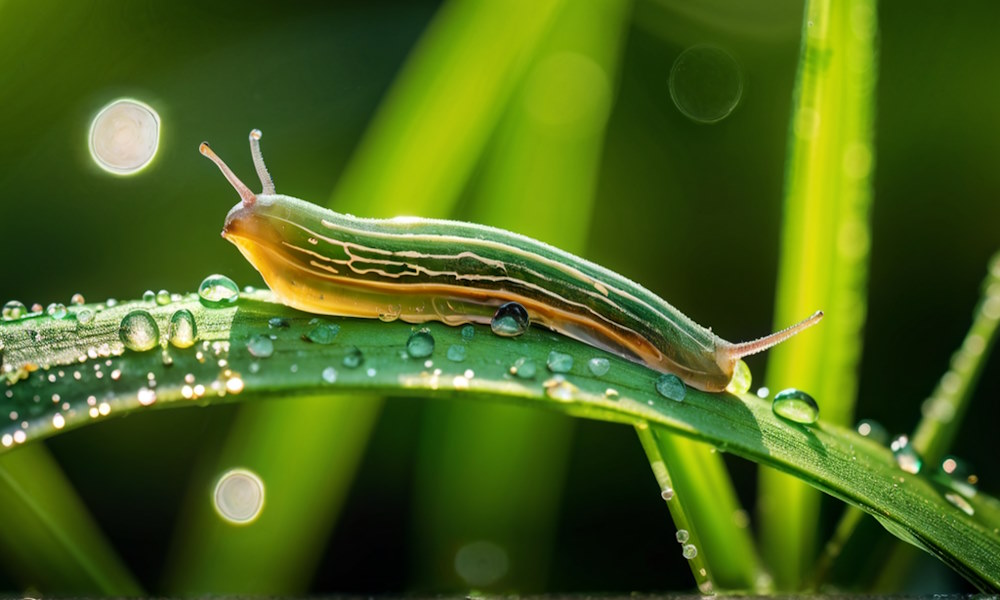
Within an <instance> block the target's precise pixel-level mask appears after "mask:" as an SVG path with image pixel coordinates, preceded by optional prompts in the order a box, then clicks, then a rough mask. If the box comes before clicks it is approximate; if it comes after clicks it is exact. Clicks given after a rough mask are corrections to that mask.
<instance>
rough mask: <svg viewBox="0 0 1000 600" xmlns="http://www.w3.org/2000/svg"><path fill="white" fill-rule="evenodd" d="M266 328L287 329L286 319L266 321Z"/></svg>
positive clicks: (272, 318)
mask: <svg viewBox="0 0 1000 600" xmlns="http://www.w3.org/2000/svg"><path fill="white" fill-rule="evenodd" d="M267 326H268V327H270V328H271V329H288V319H282V318H281V317H271V318H270V319H268V320H267Z"/></svg>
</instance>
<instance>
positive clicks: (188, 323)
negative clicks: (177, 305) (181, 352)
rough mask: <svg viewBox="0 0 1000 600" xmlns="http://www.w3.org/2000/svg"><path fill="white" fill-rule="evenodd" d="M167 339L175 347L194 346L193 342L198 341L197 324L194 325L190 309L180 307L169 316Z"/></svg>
mask: <svg viewBox="0 0 1000 600" xmlns="http://www.w3.org/2000/svg"><path fill="white" fill-rule="evenodd" d="M167 340H169V341H170V343H171V344H173V345H174V347H176V348H190V347H191V346H194V343H195V342H196V341H198V326H197V325H195V322H194V314H192V313H191V311H189V310H188V309H186V308H182V309H180V310H178V311H175V312H174V314H173V315H171V316H170V327H169V328H168V329H167Z"/></svg>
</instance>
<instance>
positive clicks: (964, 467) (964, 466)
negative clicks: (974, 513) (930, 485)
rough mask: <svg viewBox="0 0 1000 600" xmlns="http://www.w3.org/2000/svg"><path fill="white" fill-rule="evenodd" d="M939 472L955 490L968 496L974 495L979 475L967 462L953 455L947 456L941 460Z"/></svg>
mask: <svg viewBox="0 0 1000 600" xmlns="http://www.w3.org/2000/svg"><path fill="white" fill-rule="evenodd" d="M941 474H942V475H943V476H944V477H945V480H946V481H947V483H948V485H949V486H951V488H952V489H954V490H955V491H957V492H959V493H960V494H962V495H964V496H968V497H970V498H971V497H972V496H975V495H976V491H977V490H976V485H977V484H978V483H979V476H978V475H976V474H975V472H974V470H973V468H972V466H971V465H970V464H969V463H967V462H965V461H964V460H962V459H960V458H958V457H955V456H947V457H945V459H944V460H943V461H941Z"/></svg>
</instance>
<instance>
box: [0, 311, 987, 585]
mask: <svg viewBox="0 0 1000 600" xmlns="http://www.w3.org/2000/svg"><path fill="white" fill-rule="evenodd" d="M136 307H142V308H144V309H146V310H148V311H149V312H150V313H151V314H152V315H153V317H154V319H156V321H157V322H158V323H159V324H160V326H161V327H164V326H165V325H166V323H167V321H168V319H169V318H170V315H171V314H172V313H173V311H174V310H176V309H179V308H187V309H189V310H191V311H192V313H193V314H194V315H195V319H196V321H197V323H198V328H199V335H200V337H201V338H202V340H204V341H203V342H202V343H199V344H197V345H196V346H195V347H192V348H187V349H183V350H181V349H177V348H170V349H168V355H169V357H170V358H171V360H172V365H171V366H165V365H164V362H163V357H162V355H161V352H159V351H156V350H154V351H151V352H142V353H139V352H131V351H123V350H122V347H121V342H120V341H119V340H118V325H119V323H120V321H121V318H122V317H123V316H124V315H125V314H126V313H128V312H129V311H131V310H133V309H135V308H136ZM91 308H93V307H91ZM71 310H72V311H73V312H74V313H75V311H76V310H79V309H77V308H73V309H71ZM274 316H281V317H284V318H286V319H287V320H288V321H289V327H288V329H283V330H280V333H279V334H278V339H277V340H275V352H274V355H273V356H272V357H270V358H267V359H254V358H253V357H252V356H250V354H249V352H248V350H247V348H246V343H247V341H248V339H249V338H250V337H251V336H253V335H257V334H260V333H270V332H272V331H274V330H272V329H270V328H269V327H268V324H267V321H268V320H269V319H270V318H272V317H274ZM313 318H315V316H314V315H309V314H304V313H299V312H297V311H294V310H292V309H290V308H287V307H285V306H282V305H279V304H277V303H276V301H275V300H274V299H273V297H272V296H271V295H270V294H269V293H266V292H257V293H254V294H245V295H244V297H243V298H242V299H241V300H240V301H239V302H238V303H237V304H236V305H235V306H233V307H230V308H224V309H207V308H204V307H202V306H201V305H200V304H199V303H198V301H197V300H196V298H195V296H193V295H191V296H187V297H185V298H184V299H183V300H182V301H180V302H175V303H172V304H171V305H167V306H156V305H154V304H153V303H143V302H133V303H123V304H119V305H117V306H115V307H112V308H104V310H102V311H101V312H100V313H98V314H97V316H96V318H95V319H94V321H93V322H92V323H90V324H88V325H81V324H79V323H78V322H77V321H76V319H75V315H74V316H70V317H69V318H67V319H64V320H55V319H51V318H49V317H35V318H30V319H26V320H23V321H15V322H7V323H3V324H2V325H0V337H2V339H3V341H4V343H5V346H6V349H5V351H4V360H5V366H6V365H10V366H12V367H13V368H12V369H11V370H10V371H9V373H8V377H9V379H11V380H14V379H17V380H18V381H17V382H16V383H13V385H10V386H9V387H8V391H10V392H11V394H10V397H9V398H8V399H7V402H8V405H9V406H11V407H12V408H14V409H15V410H18V411H19V412H21V413H22V414H23V415H24V419H25V420H26V421H28V427H27V429H24V430H23V431H24V432H25V441H24V442H19V441H17V440H13V441H11V439H10V438H7V437H5V436H7V435H13V432H15V431H18V430H21V429H20V428H19V427H17V426H11V425H8V426H6V427H3V428H0V450H3V451H9V450H10V448H11V447H15V446H21V445H23V444H25V443H31V442H33V441H35V440H38V439H41V438H44V437H46V436H50V435H53V434H54V433H57V432H59V431H67V430H71V429H73V428H76V427H79V426H82V425H84V424H88V423H96V422H99V421H101V420H104V419H107V418H110V417H114V416H120V415H125V414H128V413H131V412H135V411H149V410H156V409H157V408H166V407H179V406H196V405H199V404H209V403H220V402H232V401H237V400H238V401H244V402H246V401H252V400H263V399H274V398H283V397H287V396H288V395H303V394H324V393H332V394H336V395H342V394H345V393H366V394H369V393H376V394H382V395H399V396H415V395H419V396H426V397H435V398H453V399H454V400H456V401H463V402H477V403H478V402H483V401H501V402H507V403H511V404H519V405H529V406H536V407H539V408H546V409H551V410H555V411H560V412H563V413H566V414H570V415H573V416H578V417H584V418H592V419H600V420H603V421H610V422H621V423H628V424H631V425H634V424H636V423H638V422H641V421H647V422H649V423H650V426H651V427H662V428H663V429H664V430H665V431H669V432H671V433H675V434H680V435H684V436H687V437H690V438H691V439H694V440H697V441H701V442H706V443H709V444H713V445H715V446H719V447H723V446H724V447H725V448H726V449H727V451H728V452H730V453H731V454H734V455H737V456H742V457H745V458H748V459H750V460H753V461H756V462H758V463H760V464H762V465H766V466H769V467H775V468H778V469H780V470H782V471H785V472H787V473H790V474H793V475H795V476H797V477H800V478H802V479H803V480H805V481H807V482H808V483H809V484H811V485H813V486H815V487H818V488H820V489H821V490H824V491H826V492H827V493H830V494H832V495H834V496H836V497H838V498H840V499H842V500H844V501H846V502H849V503H851V504H853V505H855V506H858V507H860V508H862V509H863V510H865V511H866V512H868V513H870V514H873V515H876V516H877V517H878V518H879V519H880V521H881V522H882V524H883V525H884V526H886V527H887V528H889V529H890V531H891V532H892V533H894V534H895V535H897V536H900V537H903V538H904V539H906V540H907V541H910V542H915V543H918V544H920V545H921V547H923V548H924V549H926V550H927V551H929V552H931V553H932V554H934V555H935V556H937V557H938V558H940V559H941V560H943V561H944V562H945V563H946V564H948V565H949V566H951V567H952V568H953V569H955V570H956V571H957V572H958V573H960V574H962V575H964V576H965V577H967V578H968V579H969V580H970V581H972V582H973V583H974V584H976V585H977V586H979V587H980V588H981V589H984V590H997V589H1000V536H997V535H996V534H995V533H994V530H995V529H997V528H1000V510H997V508H996V500H994V499H992V498H990V497H989V496H987V495H986V494H985V493H979V494H977V495H976V496H975V497H974V498H971V499H970V500H968V508H969V509H971V510H969V512H971V513H972V514H968V513H967V512H966V511H965V510H962V509H961V508H960V507H958V506H956V505H953V504H952V503H951V502H949V500H947V499H946V498H945V493H947V492H948V490H947V488H943V487H942V486H941V485H940V484H938V483H937V482H936V481H934V480H933V479H931V478H929V477H927V476H926V475H910V474H908V473H904V472H903V471H901V470H900V469H899V468H898V467H897V465H896V463H895V460H894V458H893V456H892V454H891V453H890V452H889V450H888V449H886V448H884V447H882V446H880V445H878V444H875V443H873V442H871V441H870V440H867V439H865V438H862V437H860V436H858V435H857V434H856V433H854V432H853V431H852V430H849V429H845V428H842V427H840V426H837V425H832V424H828V423H826V422H825V421H823V420H820V422H819V423H817V424H816V425H815V426H812V427H805V426H801V425H796V424H793V423H789V422H786V421H783V420H781V419H779V418H778V417H777V416H776V415H775V414H774V413H773V412H772V411H771V407H770V403H769V402H766V401H763V400H760V399H759V398H757V397H756V396H752V395H745V396H743V397H734V396H730V395H727V394H707V393H702V392H698V391H696V390H693V389H689V390H688V391H687V395H686V396H685V398H684V401H683V402H675V401H673V400H667V399H665V398H663V397H662V396H660V395H659V394H658V393H657V392H656V390H655V382H656V380H657V378H658V377H659V373H656V372H654V371H652V370H650V369H647V368H645V367H643V366H640V365H636V364H633V363H630V362H628V361H625V360H622V359H619V358H617V357H614V356H611V355H608V354H606V353H603V352H601V351H599V350H596V349H594V348H592V347H590V346H587V345H585V344H582V343H579V342H575V341H572V340H567V339H563V338H559V337H557V336H554V335H553V334H551V333H549V332H545V331H541V330H539V329H536V328H532V329H530V330H529V331H528V332H527V333H526V334H525V335H523V336H521V337H519V338H514V339H510V338H502V337H497V336H493V335H491V334H490V332H489V331H488V329H487V328H485V327H482V326H480V327H476V329H477V333H476V335H475V336H474V338H473V341H472V342H470V343H468V352H467V356H466V360H465V361H463V362H461V363H455V362H451V361H448V360H446V359H444V358H443V357H442V356H441V353H442V352H443V351H444V349H446V348H447V347H448V346H450V345H451V344H457V343H462V342H461V340H462V339H463V338H462V336H461V333H460V329H459V328H452V327H447V326H444V325H441V324H437V323H433V324H431V325H430V326H429V330H430V332H431V333H432V335H433V336H434V338H435V340H436V344H437V350H436V351H435V353H434V354H433V355H432V360H433V365H432V368H428V367H426V366H425V359H411V358H406V357H405V353H404V352H403V350H404V349H405V345H406V340H407V339H408V338H409V335H410V332H411V326H410V325H408V324H406V323H399V322H393V323H383V322H380V321H377V320H365V319H349V318H327V319H325V320H326V321H328V322H330V323H336V324H339V325H340V326H341V328H342V329H341V331H340V332H339V334H338V336H337V338H336V340H335V343H333V344H329V345H321V344H313V343H309V342H306V341H304V340H303V339H302V336H303V335H304V334H305V333H307V332H308V331H309V330H310V329H312V328H313V327H314V325H311V324H310V321H311V320H312V319H313ZM355 347H356V348H358V349H359V350H360V351H361V352H362V354H363V356H364V364H363V366H362V367H361V368H350V367H348V366H346V365H344V363H343V359H344V357H345V356H346V355H348V354H349V353H351V351H352V349H353V348H355ZM89 349H93V350H94V354H95V355H97V356H98V358H95V359H91V358H89V357H88V350H89ZM552 349H558V350H559V351H560V352H565V353H567V354H569V355H571V356H572V357H573V359H574V361H575V362H576V363H577V364H584V363H585V362H586V361H587V360H589V358H591V357H594V356H603V357H605V358H607V359H608V360H609V362H610V363H611V369H610V371H609V372H608V373H607V374H605V375H604V376H601V377H596V376H593V375H591V374H589V372H580V373H577V372H573V373H570V374H568V375H567V376H565V377H564V378H556V377H551V378H548V377H545V376H539V377H537V378H535V379H516V378H512V377H511V376H510V374H509V366H510V364H511V363H513V361H514V360H515V359H517V358H518V357H522V356H523V357H526V358H528V359H530V360H534V361H536V362H537V363H539V364H541V363H544V362H545V360H546V358H547V356H548V353H549V352H550V351H551V350H552ZM105 354H106V355H108V356H102V355H105ZM81 357H82V362H81ZM199 357H200V358H201V360H199ZM222 357H224V358H225V359H226V361H227V364H226V366H225V367H220V366H219V365H218V362H217V360H218V359H219V358H222ZM107 361H110V362H111V365H109V366H107V365H105V363H106V362H107ZM255 363H256V364H257V367H252V366H251V365H253V364H255ZM293 364H294V365H296V367H297V368H296V369H294V370H293V369H291V365H293ZM28 365H35V366H38V367H39V368H38V369H37V370H34V371H32V370H31V368H29V367H28ZM46 365H47V366H48V367H49V368H48V369H47V370H46V369H45V368H44V366H46ZM94 365H99V368H98V370H97V371H95V370H94ZM330 366H333V367H335V368H336V371H337V377H336V379H335V382H334V383H328V380H327V379H324V377H323V371H324V370H325V369H327V368H328V367H330ZM115 369H117V370H120V371H121V375H120V377H118V378H117V379H112V378H111V377H108V376H104V374H105V373H106V372H107V371H109V370H115ZM437 369H440V372H438V371H437ZM468 370H471V371H473V374H472V377H469V376H468V374H467V373H466V371H468ZM59 371H62V372H63V373H64V374H63V376H59V375H58V372H59ZM77 372H79V373H80V379H76V376H75V374H76V373H77ZM98 372H100V373H101V374H102V376H101V377H98V376H97V373H98ZM149 373H153V375H154V378H155V380H156V382H157V384H156V387H155V390H154V391H155V401H154V402H153V403H152V405H151V406H143V405H142V404H140V402H139V396H140V392H142V394H143V397H144V398H145V399H146V400H147V402H148V400H150V399H151V398H150V396H149V394H148V392H143V390H148V389H150V388H149V385H150V380H149V377H148V374H149ZM189 374H190V375H191V377H192V378H193V379H194V380H195V382H196V384H201V385H204V386H206V387H205V395H203V396H200V397H198V398H193V397H190V396H191V391H190V389H188V387H189V386H190V385H192V384H189V383H187V382H186V376H187V375H189ZM49 375H55V377H52V378H51V379H52V381H50V378H49V377H48V376H49ZM234 380H239V382H240V385H234ZM186 386H188V387H186ZM609 388H611V389H614V390H616V391H617V392H618V394H617V396H614V395H613V394H612V395H610V396H609V395H607V394H606V390H608V389H609ZM227 390H230V391H228V392H227ZM234 392H238V393H234ZM53 393H58V394H60V397H61V398H62V399H63V401H64V402H67V403H69V408H68V409H65V410H64V409H63V408H62V406H61V405H57V404H54V403H50V402H40V403H36V402H35V401H34V397H35V396H36V395H37V396H39V397H51V395H52V394H53ZM90 397H93V398H94V400H93V402H94V406H91V403H90V402H89V401H88V400H89V398H90ZM356 401H359V402H363V401H364V399H359V400H356ZM104 407H106V408H104ZM91 408H97V409H98V410H97V411H95V412H94V413H93V414H96V415H97V416H91V410H90V409H91ZM56 414H59V415H60V417H59V418H56ZM5 444H10V446H7V445H5ZM207 501H208V499H206V502H207ZM265 510H266V508H265Z"/></svg>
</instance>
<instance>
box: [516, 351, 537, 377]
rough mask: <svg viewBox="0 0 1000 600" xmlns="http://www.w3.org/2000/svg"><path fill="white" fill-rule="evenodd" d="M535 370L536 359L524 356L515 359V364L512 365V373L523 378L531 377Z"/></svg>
mask: <svg viewBox="0 0 1000 600" xmlns="http://www.w3.org/2000/svg"><path fill="white" fill-rule="evenodd" d="M535 372H536V368H535V361H533V360H531V359H530V358H526V357H524V356H522V357H521V358H519V359H517V360H515V361H514V364H513V365H511V367H510V374H511V375H515V376H517V377H520V378H521V379H531V378H532V377H534V376H535Z"/></svg>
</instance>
